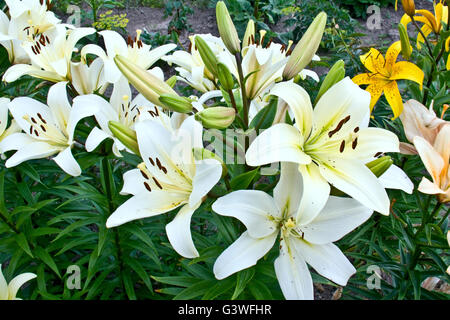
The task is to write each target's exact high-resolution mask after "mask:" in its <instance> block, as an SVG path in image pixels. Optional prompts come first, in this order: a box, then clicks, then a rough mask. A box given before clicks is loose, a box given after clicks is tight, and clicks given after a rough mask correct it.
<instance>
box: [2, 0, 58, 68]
mask: <svg viewBox="0 0 450 320" xmlns="http://www.w3.org/2000/svg"><path fill="white" fill-rule="evenodd" d="M6 3H7V5H8V7H9V14H10V16H11V20H9V18H8V17H7V16H6V14H5V13H4V12H3V11H1V12H0V44H1V45H3V46H4V47H5V48H6V50H7V51H8V55H9V60H10V62H11V63H29V62H30V59H29V57H28V54H27V53H26V52H25V50H24V49H23V48H22V46H21V43H22V42H23V41H33V40H34V39H35V38H36V37H38V36H40V35H42V34H43V33H44V32H46V31H47V30H49V29H51V28H53V27H54V26H56V25H57V24H59V23H60V22H61V20H59V19H58V18H56V16H55V14H54V13H53V12H51V11H47V4H46V3H45V2H43V3H41V1H39V0H25V1H17V0H13V1H11V0H8V1H6Z"/></svg>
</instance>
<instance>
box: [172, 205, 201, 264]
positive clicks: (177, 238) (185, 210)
mask: <svg viewBox="0 0 450 320" xmlns="http://www.w3.org/2000/svg"><path fill="white" fill-rule="evenodd" d="M200 204H201V202H198V203H197V204H195V205H194V206H192V207H191V206H189V204H186V205H184V206H183V207H182V208H181V209H180V211H178V213H177V215H176V216H175V218H174V219H173V220H172V222H170V223H168V224H167V225H166V232H167V237H168V238H169V241H170V244H171V245H172V247H173V248H174V250H175V251H176V252H178V253H179V254H180V255H182V256H183V257H185V258H189V259H193V258H196V257H198V256H199V254H198V251H197V249H196V248H195V245H194V242H193V241H192V235H191V218H192V215H193V214H194V212H195V210H197V209H198V207H200Z"/></svg>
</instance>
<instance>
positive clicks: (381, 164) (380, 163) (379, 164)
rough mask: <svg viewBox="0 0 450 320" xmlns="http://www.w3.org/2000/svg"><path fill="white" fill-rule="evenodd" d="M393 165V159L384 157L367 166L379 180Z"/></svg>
mask: <svg viewBox="0 0 450 320" xmlns="http://www.w3.org/2000/svg"><path fill="white" fill-rule="evenodd" d="M393 163H394V161H392V159H391V157H389V156H384V157H380V158H378V159H375V160H373V161H371V162H369V163H366V166H367V167H368V168H369V169H370V171H372V172H373V174H374V175H376V176H377V178H379V177H381V175H382V174H383V173H385V172H386V171H387V169H389V168H390V166H391V165H392V164H393Z"/></svg>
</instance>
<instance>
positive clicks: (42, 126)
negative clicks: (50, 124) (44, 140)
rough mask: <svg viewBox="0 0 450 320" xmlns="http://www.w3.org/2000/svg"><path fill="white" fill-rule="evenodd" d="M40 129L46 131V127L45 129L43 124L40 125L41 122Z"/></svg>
mask: <svg viewBox="0 0 450 320" xmlns="http://www.w3.org/2000/svg"><path fill="white" fill-rule="evenodd" d="M41 129H42V131H44V132H47V129H45V127H44V125H42V124H41Z"/></svg>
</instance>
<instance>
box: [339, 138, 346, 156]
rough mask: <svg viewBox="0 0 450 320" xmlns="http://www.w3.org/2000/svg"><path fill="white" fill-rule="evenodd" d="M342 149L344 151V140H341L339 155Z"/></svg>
mask: <svg viewBox="0 0 450 320" xmlns="http://www.w3.org/2000/svg"><path fill="white" fill-rule="evenodd" d="M344 149H345V140H343V141H342V142H341V146H340V148H339V152H340V153H342V152H344Z"/></svg>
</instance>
